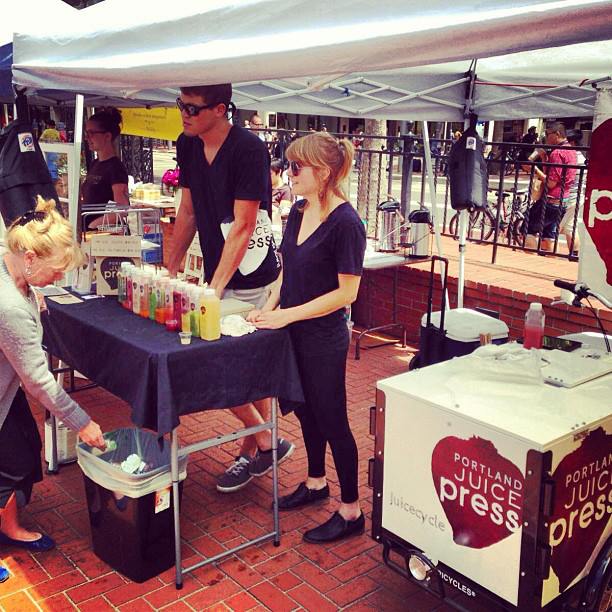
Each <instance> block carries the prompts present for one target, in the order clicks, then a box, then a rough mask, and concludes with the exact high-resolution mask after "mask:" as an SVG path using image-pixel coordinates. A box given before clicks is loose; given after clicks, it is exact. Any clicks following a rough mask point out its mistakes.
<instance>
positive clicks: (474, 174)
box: [448, 127, 489, 210]
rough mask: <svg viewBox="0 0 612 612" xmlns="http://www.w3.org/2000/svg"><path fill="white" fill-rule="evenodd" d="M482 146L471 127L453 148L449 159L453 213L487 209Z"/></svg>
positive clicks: (485, 167)
mask: <svg viewBox="0 0 612 612" xmlns="http://www.w3.org/2000/svg"><path fill="white" fill-rule="evenodd" d="M483 150H484V142H483V141H482V138H480V136H479V135H478V132H476V128H475V127H470V128H468V129H467V130H465V132H464V133H463V135H462V136H461V138H459V140H458V141H457V142H456V143H455V144H454V145H453V148H452V149H451V150H450V153H449V155H448V178H449V181H450V196H451V206H452V207H453V209H455V210H465V209H468V210H474V209H477V208H485V207H486V206H487V186H488V181H489V177H488V172H487V162H486V160H485V158H484V153H483Z"/></svg>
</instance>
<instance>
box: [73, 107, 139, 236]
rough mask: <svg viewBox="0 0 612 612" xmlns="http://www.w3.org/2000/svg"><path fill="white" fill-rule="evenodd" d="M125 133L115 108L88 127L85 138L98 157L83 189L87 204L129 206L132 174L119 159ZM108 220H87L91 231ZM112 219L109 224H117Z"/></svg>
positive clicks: (92, 119) (97, 116) (97, 115)
mask: <svg viewBox="0 0 612 612" xmlns="http://www.w3.org/2000/svg"><path fill="white" fill-rule="evenodd" d="M120 133H121V112H120V111H119V110H118V109H116V108H113V107H108V108H104V109H102V110H101V111H98V112H97V113H95V114H94V115H92V116H91V117H90V118H89V120H88V121H87V123H86V124H85V138H86V140H87V145H88V146H89V148H90V150H91V151H94V152H95V153H96V155H97V158H96V160H95V161H94V162H93V164H91V166H90V168H89V171H88V172H87V178H86V179H85V182H84V183H83V187H82V189H81V202H82V203H83V204H106V203H107V202H110V201H112V202H117V204H121V205H124V206H129V204H130V198H129V192H128V173H127V170H126V169H125V166H124V165H123V164H122V163H121V160H120V159H119V158H118V157H117V150H116V144H115V143H116V140H117V137H118V136H119V134H120ZM103 218H104V216H103V215H99V216H97V217H93V216H89V217H86V222H87V228H85V229H96V228H97V227H98V226H99V225H101V224H102V221H103ZM114 220H115V219H114V215H113V219H109V222H113V221H114Z"/></svg>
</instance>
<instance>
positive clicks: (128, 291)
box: [124, 264, 136, 310]
mask: <svg viewBox="0 0 612 612" xmlns="http://www.w3.org/2000/svg"><path fill="white" fill-rule="evenodd" d="M134 270H136V266H134V265H133V264H130V265H129V266H128V268H127V271H126V275H125V303H124V306H125V307H126V308H127V309H128V310H132V277H133V275H134Z"/></svg>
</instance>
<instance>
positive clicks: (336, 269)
mask: <svg viewBox="0 0 612 612" xmlns="http://www.w3.org/2000/svg"><path fill="white" fill-rule="evenodd" d="M301 204H303V202H297V203H296V204H294V205H293V207H292V208H291V212H290V213H289V218H288V219H287V226H286V228H285V233H284V235H283V241H282V243H281V247H280V251H281V253H282V255H283V284H282V286H281V292H280V307H281V308H291V307H292V306H300V305H301V304H305V303H306V302H310V301H311V300H314V299H315V298H317V297H320V296H321V295H325V294H326V293H329V292H330V291H334V289H338V286H339V285H338V274H353V275H355V276H361V274H362V271H363V257H364V254H365V248H366V233H365V228H364V226H363V223H362V222H361V219H360V218H359V216H358V215H357V212H356V211H355V209H354V208H353V207H352V206H351V204H350V203H349V202H343V203H342V204H340V205H339V206H337V207H336V208H335V209H334V210H332V212H331V213H330V214H329V216H328V218H327V219H326V220H325V221H324V222H323V223H321V225H320V226H319V227H318V228H317V229H316V230H315V231H314V232H313V233H312V234H311V235H310V236H308V238H306V240H304V242H303V243H302V244H300V245H298V244H297V238H298V234H299V232H300V226H301V224H302V218H303V215H302V213H301V212H300V211H299V210H298V207H299V206H300V205H301ZM290 329H291V331H292V332H293V333H294V334H295V333H297V334H299V335H300V336H301V337H304V338H308V344H311V345H312V347H313V348H316V347H317V345H318V344H320V343H325V344H326V345H327V346H329V347H330V348H331V347H332V346H333V344H334V343H335V341H337V340H339V339H345V338H346V335H347V334H346V329H347V328H346V325H345V321H344V309H343V308H340V309H339V310H336V311H335V312H332V313H330V314H327V315H324V316H322V317H317V318H315V319H308V320H305V321H298V322H296V323H293V324H291V326H290ZM302 332H303V333H302ZM340 336H341V338H339V337H340ZM320 348H323V347H322V346H320Z"/></svg>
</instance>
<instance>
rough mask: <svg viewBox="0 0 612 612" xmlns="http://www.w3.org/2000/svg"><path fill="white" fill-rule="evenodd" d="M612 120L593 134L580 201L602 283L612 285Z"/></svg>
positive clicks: (600, 126)
mask: <svg viewBox="0 0 612 612" xmlns="http://www.w3.org/2000/svg"><path fill="white" fill-rule="evenodd" d="M610 143H612V119H608V120H607V121H604V122H603V123H602V124H601V125H599V126H598V127H597V128H596V129H595V131H594V132H593V137H592V139H591V149H590V156H589V158H590V159H589V173H588V175H587V184H586V191H585V200H584V213H583V217H584V224H585V226H586V229H587V231H588V232H589V235H590V236H591V238H592V240H593V242H594V243H595V246H596V247H597V252H598V253H599V256H600V257H601V259H602V261H603V262H604V265H605V267H606V281H607V283H608V285H612V240H611V239H610V236H611V235H612V164H610Z"/></svg>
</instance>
